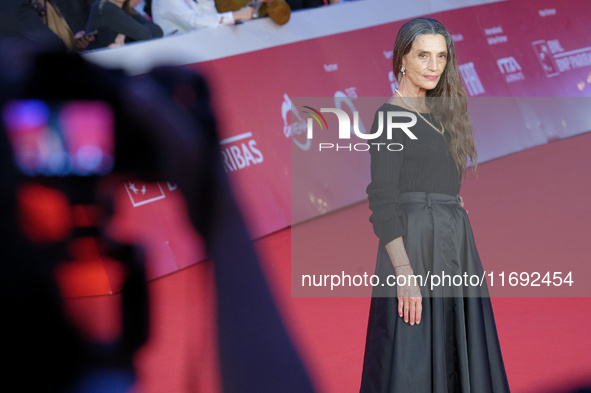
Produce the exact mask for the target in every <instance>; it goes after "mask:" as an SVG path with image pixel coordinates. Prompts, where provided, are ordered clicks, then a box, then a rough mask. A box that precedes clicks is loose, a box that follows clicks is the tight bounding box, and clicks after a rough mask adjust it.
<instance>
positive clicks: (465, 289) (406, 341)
mask: <svg viewBox="0 0 591 393" xmlns="http://www.w3.org/2000/svg"><path fill="white" fill-rule="evenodd" d="M400 203H401V206H402V207H403V209H404V211H405V219H406V224H407V225H406V227H407V232H406V235H405V236H404V237H403V240H404V245H405V248H406V252H407V254H408V257H409V260H410V264H411V266H412V268H413V272H414V274H416V275H419V276H421V277H422V279H423V280H424V282H423V286H421V292H422V295H423V299H422V306H423V312H422V315H421V323H420V324H418V325H417V324H415V325H414V326H410V324H407V323H404V320H403V319H402V318H400V317H399V316H398V311H397V310H398V299H397V297H396V287H395V286H388V285H385V286H381V285H379V286H376V287H374V291H373V297H372V300H371V307H370V313H369V323H368V330H367V338H366V347H365V356H364V363H363V373H362V381H361V389H360V392H361V393H427V392H433V393H455V392H458V393H460V392H461V393H488V392H494V393H498V392H509V384H508V382H507V376H506V373H505V367H504V364H503V358H502V355H501V349H500V345H499V340H498V336H497V331H496V327H495V321H494V316H493V311H492V306H491V302H490V298H489V297H488V289H487V286H486V280H485V279H484V275H483V274H484V271H483V268H482V263H481V262H480V258H479V256H478V251H477V250H476V245H475V243H474V237H473V234H472V228H471V226H470V222H469V220H468V216H467V213H466V211H465V210H464V209H463V208H462V207H461V206H460V204H459V198H458V197H457V196H452V195H446V194H436V193H424V192H409V193H403V194H401V196H400ZM376 275H378V276H379V277H380V283H385V282H387V280H388V276H395V271H394V268H393V267H392V262H391V261H390V258H389V256H388V254H387V252H386V249H385V247H384V245H383V244H380V246H379V249H378V258H377V265H376ZM446 275H447V276H448V277H450V278H449V279H446V281H444V280H441V279H442V278H444V277H446ZM434 276H437V277H439V285H435V284H437V283H438V280H437V278H436V277H434ZM454 276H455V279H456V280H455V281H453V279H452V277H454ZM458 276H460V277H462V278H463V280H462V282H461V283H460V281H459V280H458V278H459V277H458ZM477 278H478V279H479V281H477ZM390 280H391V279H390ZM480 283H481V284H480ZM431 284H432V285H431ZM444 284H445V285H444ZM465 284H467V285H465Z"/></svg>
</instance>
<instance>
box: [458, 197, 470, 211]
mask: <svg viewBox="0 0 591 393" xmlns="http://www.w3.org/2000/svg"><path fill="white" fill-rule="evenodd" d="M458 196H459V195H458ZM460 206H461V207H464V199H463V198H462V197H460ZM466 214H468V210H466Z"/></svg>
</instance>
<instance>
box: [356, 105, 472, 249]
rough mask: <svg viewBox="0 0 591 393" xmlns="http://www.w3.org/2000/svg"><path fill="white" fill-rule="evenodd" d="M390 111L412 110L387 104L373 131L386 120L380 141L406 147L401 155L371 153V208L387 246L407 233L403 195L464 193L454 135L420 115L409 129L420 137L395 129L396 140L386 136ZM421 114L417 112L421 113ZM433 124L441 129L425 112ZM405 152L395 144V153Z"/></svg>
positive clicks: (381, 151)
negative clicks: (452, 146) (451, 150)
mask: <svg viewBox="0 0 591 393" xmlns="http://www.w3.org/2000/svg"><path fill="white" fill-rule="evenodd" d="M388 111H404V112H410V113H414V112H412V111H409V110H408V109H404V108H402V107H400V106H396V105H392V104H384V105H382V106H381V107H380V109H378V111H377V112H376V115H375V117H374V122H373V125H372V130H371V132H372V133H374V132H376V130H377V129H378V116H383V123H382V124H383V126H384V130H383V132H382V135H381V136H380V137H379V138H377V139H376V140H375V143H385V144H386V145H388V144H391V143H400V144H402V145H403V146H404V147H403V149H402V150H401V151H390V150H388V149H387V148H385V146H386V145H381V146H380V149H379V151H378V149H377V148H374V146H372V148H371V149H370V153H371V183H370V184H369V185H368V186H367V190H366V191H367V195H368V199H369V208H370V209H371V211H372V214H371V216H370V219H369V220H370V222H371V223H372V224H373V229H374V232H375V234H376V235H377V236H378V237H379V239H380V241H381V243H382V244H384V245H385V244H388V243H389V242H391V241H392V240H394V239H396V238H398V237H400V236H403V235H405V234H406V217H405V216H404V214H403V210H402V209H401V207H400V205H399V201H398V198H399V195H400V194H401V193H403V192H410V191H423V192H435V193H441V194H450V195H458V194H459V192H460V185H461V174H460V172H459V171H458V169H457V167H456V165H455V163H454V161H453V159H452V157H451V154H450V153H449V151H448V148H447V147H448V143H449V141H448V138H449V133H447V132H445V133H444V135H441V134H440V133H438V132H437V131H436V130H434V129H433V128H432V127H431V126H430V125H428V124H427V123H426V122H425V121H423V120H422V119H421V117H420V116H418V115H417V116H416V117H417V123H416V124H415V125H414V126H413V127H409V130H410V131H411V132H412V133H413V134H414V135H415V136H416V137H417V139H416V140H413V139H410V137H409V136H407V135H406V134H405V133H404V132H403V131H402V130H401V129H398V128H397V129H394V130H393V131H392V139H391V140H388V139H387V135H386V129H387V127H386V125H387V120H386V119H387V117H386V112H388ZM415 115H416V114H415ZM421 115H423V116H424V117H425V118H426V119H427V120H429V121H430V122H431V123H432V124H433V125H435V126H436V127H438V128H439V124H438V123H435V122H434V121H433V119H432V118H431V116H430V115H429V114H426V113H421ZM397 120H399V121H400V123H408V122H409V121H410V119H409V118H407V117H400V118H398V117H396V118H395V121H397ZM396 149H399V146H398V145H392V146H391V150H396Z"/></svg>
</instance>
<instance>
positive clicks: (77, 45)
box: [31, 0, 94, 52]
mask: <svg viewBox="0 0 591 393" xmlns="http://www.w3.org/2000/svg"><path fill="white" fill-rule="evenodd" d="M31 2H32V4H33V6H34V7H35V9H36V10H37V13H38V16H39V18H41V20H42V21H43V23H45V24H46V25H47V26H48V27H49V28H50V29H51V31H53V32H54V33H55V34H56V35H57V36H58V37H60V38H61V39H62V41H64V43H65V44H66V47H67V48H68V50H70V51H74V52H80V51H83V50H84V49H86V48H87V47H88V44H90V43H91V42H92V41H94V36H93V35H87V34H86V33H85V31H84V30H79V31H77V32H76V33H75V34H74V33H72V29H71V28H70V24H69V23H68V22H67V21H66V19H65V18H64V15H63V14H62V12H61V9H60V8H59V7H58V6H57V5H56V4H55V3H54V2H53V0H31Z"/></svg>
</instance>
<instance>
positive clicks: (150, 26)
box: [86, 0, 162, 49]
mask: <svg viewBox="0 0 591 393" xmlns="http://www.w3.org/2000/svg"><path fill="white" fill-rule="evenodd" d="M138 2H139V0H111V1H109V0H99V1H97V2H95V3H94V4H93V5H92V7H91V8H90V15H89V17H88V23H87V24H86V31H88V32H94V31H97V34H96V40H95V41H94V42H93V43H92V44H91V45H89V47H88V49H98V48H104V47H117V46H122V45H124V44H125V42H130V41H144V40H149V39H152V38H159V37H162V29H161V28H160V27H159V26H158V25H157V24H155V23H153V22H151V21H149V20H147V19H146V18H144V17H143V16H141V15H140V14H139V13H138V12H137V11H135V10H134V9H133V8H134V7H135V6H136V5H137V3H138Z"/></svg>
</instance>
